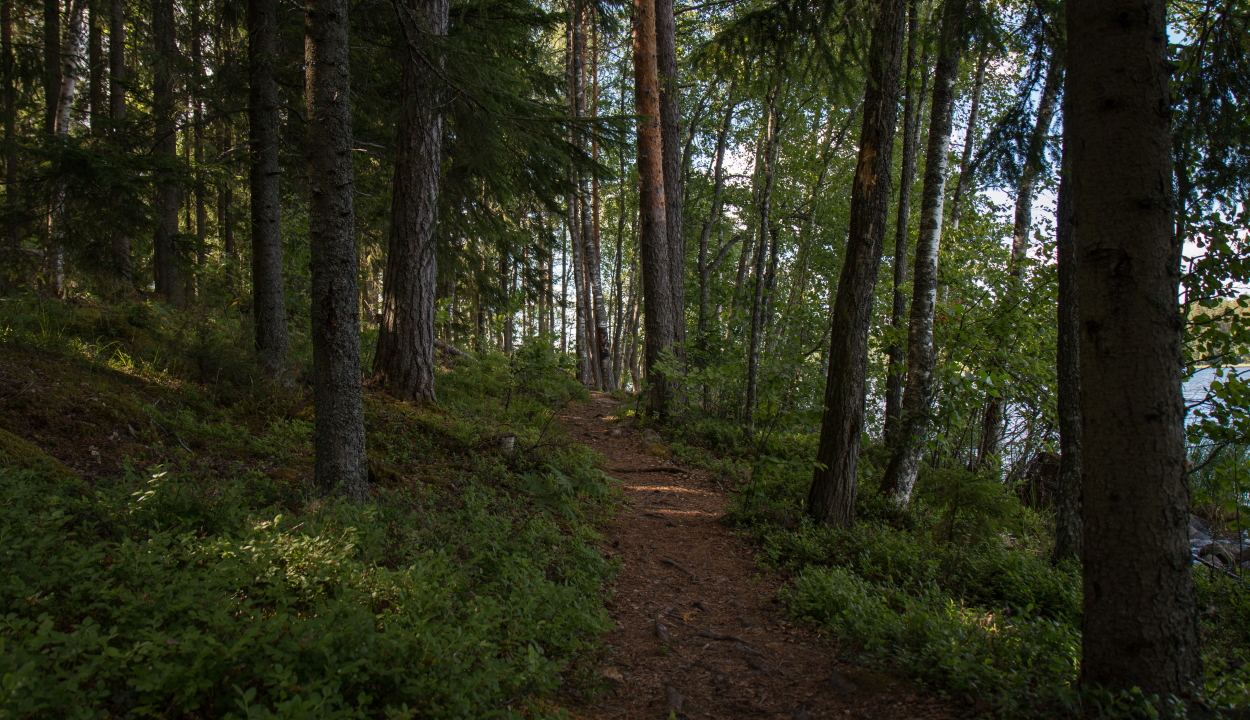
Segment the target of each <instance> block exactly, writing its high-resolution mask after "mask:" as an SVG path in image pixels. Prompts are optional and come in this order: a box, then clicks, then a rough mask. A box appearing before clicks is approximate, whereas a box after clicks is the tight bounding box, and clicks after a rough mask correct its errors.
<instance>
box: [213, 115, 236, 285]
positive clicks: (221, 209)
mask: <svg viewBox="0 0 1250 720" xmlns="http://www.w3.org/2000/svg"><path fill="white" fill-rule="evenodd" d="M233 145H234V135H233V133H232V132H231V128H230V124H229V123H226V124H225V127H224V128H223V129H222V135H221V147H222V151H223V152H229V151H231V150H232V146H233ZM233 204H234V185H233V177H232V176H231V177H227V178H226V179H225V180H224V181H223V182H222V184H221V185H220V186H219V187H218V188H217V235H218V236H219V239H220V240H221V247H222V250H223V251H225V253H226V257H227V258H228V261H229V263H230V265H229V267H230V278H231V284H232V286H233V282H234V262H233V258H234V215H233V214H232V212H233V211H232V209H231V206H232V205H233Z"/></svg>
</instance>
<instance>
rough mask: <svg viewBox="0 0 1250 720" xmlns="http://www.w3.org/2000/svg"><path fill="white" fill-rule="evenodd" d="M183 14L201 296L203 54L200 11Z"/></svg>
mask: <svg viewBox="0 0 1250 720" xmlns="http://www.w3.org/2000/svg"><path fill="white" fill-rule="evenodd" d="M186 11H187V14H188V15H190V21H191V65H192V67H193V70H192V71H191V75H192V78H193V79H194V82H195V87H194V89H192V90H191V91H190V92H188V93H187V101H188V102H190V103H191V120H192V125H191V145H192V147H191V153H192V155H193V156H194V160H195V168H194V172H195V176H196V181H197V182H196V183H195V188H194V190H193V194H194V201H195V265H196V271H195V274H196V293H197V294H198V295H200V297H203V292H204V288H203V286H202V283H203V279H202V278H201V277H200V275H201V274H202V273H203V272H204V270H203V268H204V263H205V261H206V260H207V255H208V248H207V247H206V245H205V242H206V240H207V238H208V204H207V202H206V200H205V196H204V187H205V186H204V177H203V173H204V102H203V101H202V100H201V99H200V93H201V92H202V88H203V87H204V69H203V68H204V54H203V52H202V51H203V37H202V36H203V32H204V31H203V28H202V26H201V24H200V10H199V6H198V5H197V4H196V3H191V4H189V5H188V6H187V10H186Z"/></svg>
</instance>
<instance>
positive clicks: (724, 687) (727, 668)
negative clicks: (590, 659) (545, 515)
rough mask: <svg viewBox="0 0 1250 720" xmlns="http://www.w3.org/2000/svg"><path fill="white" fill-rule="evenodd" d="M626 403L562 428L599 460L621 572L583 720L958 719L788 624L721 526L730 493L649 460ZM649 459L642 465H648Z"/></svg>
mask: <svg viewBox="0 0 1250 720" xmlns="http://www.w3.org/2000/svg"><path fill="white" fill-rule="evenodd" d="M626 407H627V404H626V403H621V402H619V401H616V400H613V399H612V398H611V397H609V396H607V395H602V394H595V395H594V396H593V400H592V402H591V403H588V404H575V405H570V406H569V407H568V408H567V409H566V410H565V411H564V413H563V414H562V415H561V420H562V422H563V424H564V426H565V428H566V429H567V431H568V433H569V436H570V439H572V440H573V441H574V442H581V443H584V444H586V445H588V446H589V447H591V448H593V449H594V450H596V451H598V452H599V453H600V454H602V455H603V457H604V458H605V461H606V462H605V466H604V469H605V470H606V472H607V473H608V474H609V475H611V476H612V477H613V478H615V479H617V481H619V482H620V484H621V488H622V490H623V491H624V506H623V507H622V509H621V511H620V512H619V513H617V515H616V516H615V517H614V518H613V519H612V520H611V521H610V522H609V523H608V524H607V526H606V527H604V528H603V548H604V551H605V552H607V553H609V554H611V555H614V556H616V557H618V558H619V559H620V560H621V562H622V564H623V569H622V570H621V572H620V574H619V575H618V576H617V578H616V581H615V582H614V583H613V585H612V586H611V588H610V590H611V597H610V599H609V600H608V603H607V607H608V610H609V611H610V612H611V615H612V619H613V621H614V622H615V623H616V629H615V630H613V631H612V632H610V633H609V634H608V635H607V637H606V638H605V641H606V642H607V644H608V646H609V648H610V654H609V656H608V658H607V660H606V664H605V665H603V666H602V667H601V668H600V673H601V674H602V676H603V677H604V679H605V680H606V681H607V682H608V685H609V686H610V689H609V690H608V691H607V692H606V693H603V694H600V695H598V696H597V697H595V698H593V699H592V700H591V701H590V702H588V703H586V704H583V705H581V706H577V707H574V708H572V710H573V713H574V715H575V716H576V717H579V718H588V719H589V718H593V719H595V720H600V719H602V720H609V719H611V720H625V719H632V718H666V717H677V718H700V717H710V718H717V719H718V720H720V719H730V718H777V719H778V720H781V719H782V718H791V719H792V720H819V719H820V718H873V719H877V718H882V719H884V718H918V719H919V718H923V719H925V720H936V719H938V718H957V717H961V716H964V715H966V714H967V713H966V711H965V710H963V709H961V708H956V707H954V706H952V705H951V703H950V702H949V701H945V700H942V699H940V698H937V697H935V696H934V695H933V694H932V693H930V692H928V691H925V690H924V689H922V688H920V687H919V686H917V685H915V684H914V683H910V682H908V681H907V680H905V679H902V678H899V677H896V676H893V675H890V674H887V673H884V672H880V671H877V670H872V669H868V668H863V667H858V666H856V665H853V664H849V663H846V662H843V661H842V659H841V658H840V656H839V652H838V645H837V641H836V639H834V638H829V637H827V636H822V635H820V634H818V633H817V632H815V630H814V629H813V628H809V627H805V626H802V625H796V624H795V623H794V622H793V621H792V619H791V618H789V617H788V616H787V615H786V614H785V612H784V608H783V607H782V605H781V604H780V603H779V601H777V599H776V597H777V591H778V590H779V589H780V588H781V587H782V585H783V583H784V582H785V578H784V577H783V576H781V575H779V574H775V573H769V572H765V571H763V570H761V568H760V566H759V564H758V562H757V560H756V557H755V552H754V550H753V549H752V547H751V546H750V545H749V544H748V543H747V542H745V541H744V540H742V539H740V538H739V537H738V536H737V535H736V534H735V533H734V531H733V529H732V528H731V527H730V526H729V525H727V524H726V523H725V522H724V520H723V518H724V509H725V506H726V504H727V502H728V501H729V493H730V489H731V488H730V487H729V483H728V482H727V481H725V480H724V479H723V478H719V477H717V476H716V475H715V474H714V473H711V472H708V471H705V470H699V469H692V468H682V467H679V466H678V465H677V464H676V463H674V462H672V461H670V460H667V459H665V458H663V457H662V454H663V453H662V452H661V453H660V455H657V454H655V452H654V448H655V446H654V445H649V444H648V443H647V442H646V441H645V440H643V439H642V438H641V437H640V436H639V434H638V432H637V429H636V428H634V427H627V426H626V425H627V424H628V423H627V422H626V421H624V418H623V417H617V416H616V413H617V412H618V410H619V411H621V414H622V416H623V415H624V412H623V411H624V409H625V408H626ZM648 448H651V449H652V452H647V451H646V450H647V449H648Z"/></svg>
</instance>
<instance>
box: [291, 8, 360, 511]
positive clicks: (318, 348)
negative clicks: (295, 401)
mask: <svg viewBox="0 0 1250 720" xmlns="http://www.w3.org/2000/svg"><path fill="white" fill-rule="evenodd" d="M305 8H306V16H305V18H306V19H305V32H306V36H305V42H304V48H305V58H304V63H305V68H306V70H305V73H306V83H307V90H306V93H307V121H308V145H307V148H308V185H309V188H308V189H309V196H310V198H311V202H310V204H309V209H308V210H309V212H308V216H309V217H308V240H309V249H310V255H311V258H310V260H311V262H310V264H311V266H312V288H311V293H310V298H309V299H310V301H311V302H310V304H311V310H312V346H313V400H314V402H315V404H316V411H317V418H316V426H315V428H314V435H313V441H314V447H315V451H316V459H315V467H314V473H315V477H314V480H315V482H316V484H317V485H318V487H320V488H321V490H322V491H323V492H327V493H328V492H331V491H335V490H338V491H340V492H342V493H344V494H345V495H347V496H348V497H349V498H351V499H352V500H355V501H357V502H365V501H367V500H368V499H369V485H368V467H367V465H366V461H365V422H364V409H363V402H362V398H361V386H360V313H359V311H358V305H357V301H358V299H357V292H356V279H357V276H358V269H359V266H358V260H357V257H356V242H355V210H354V205H353V200H354V198H353V194H354V193H355V175H354V171H353V168H352V124H351V106H350V98H351V83H350V77H351V76H350V74H349V71H348V44H347V0H308V2H307V4H306V6H305Z"/></svg>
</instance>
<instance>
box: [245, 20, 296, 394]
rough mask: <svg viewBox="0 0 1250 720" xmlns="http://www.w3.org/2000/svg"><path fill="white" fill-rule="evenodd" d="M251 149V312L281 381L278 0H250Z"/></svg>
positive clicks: (263, 360) (286, 344) (265, 366)
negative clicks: (277, 70) (276, 77)
mask: <svg viewBox="0 0 1250 720" xmlns="http://www.w3.org/2000/svg"><path fill="white" fill-rule="evenodd" d="M247 24H248V41H247V54H248V75H249V79H250V89H249V94H248V134H249V137H248V144H249V145H250V148H251V168H250V172H249V179H250V183H251V189H252V193H251V194H252V207H251V210H252V308H253V313H254V315H255V322H256V350H257V353H258V355H259V357H260V366H261V369H262V370H263V371H264V372H265V374H266V375H268V376H269V377H270V378H277V377H279V376H280V375H281V374H282V372H283V370H284V368H285V366H286V358H287V353H289V352H290V347H291V341H290V335H289V334H288V330H287V317H286V296H285V293H284V292H283V287H282V235H281V232H282V228H281V224H280V218H281V210H282V193H281V189H280V187H279V180H280V176H281V175H280V174H281V168H280V167H279V165H278V144H279V139H278V121H279V117H278V85H277V83H276V82H275V80H274V76H273V69H274V64H275V63H276V61H277V52H278V50H277V42H278V3H277V0H248V4H247Z"/></svg>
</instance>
